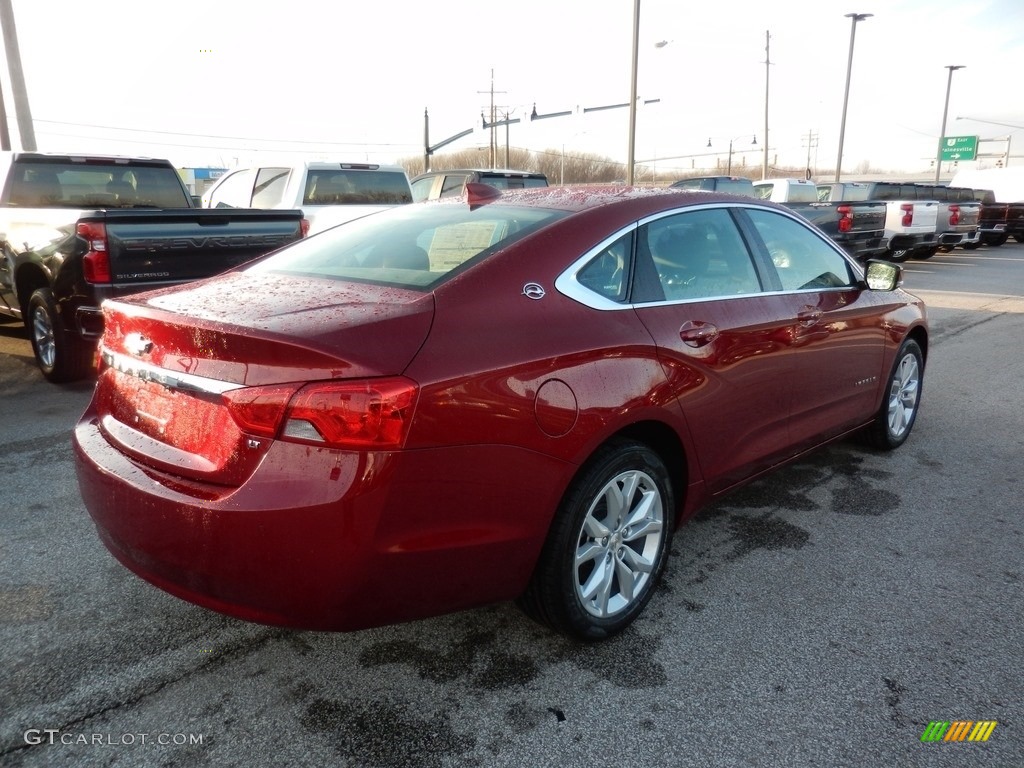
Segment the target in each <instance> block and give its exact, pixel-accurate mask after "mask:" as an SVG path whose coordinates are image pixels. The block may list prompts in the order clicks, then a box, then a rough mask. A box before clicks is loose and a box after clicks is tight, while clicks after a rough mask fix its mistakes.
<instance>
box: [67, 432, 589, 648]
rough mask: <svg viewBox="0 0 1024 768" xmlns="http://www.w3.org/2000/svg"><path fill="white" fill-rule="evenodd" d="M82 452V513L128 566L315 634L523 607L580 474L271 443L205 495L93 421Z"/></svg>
mask: <svg viewBox="0 0 1024 768" xmlns="http://www.w3.org/2000/svg"><path fill="white" fill-rule="evenodd" d="M73 444H74V449H75V459H76V472H77V475H78V483H79V488H80V490H81V493H82V498H83V500H84V502H85V506H86V508H87V509H88V511H89V514H90V515H91V517H92V519H93V521H94V523H95V524H96V528H97V531H98V532H99V535H100V538H101V539H102V541H103V543H104V545H106V547H107V549H109V550H110V552H111V553H112V554H113V555H114V556H115V557H116V558H117V559H118V560H119V561H120V562H121V563H122V564H123V565H125V566H126V567H127V568H129V569H130V570H131V571H133V572H134V573H136V574H137V575H139V576H141V577H142V578H144V579H146V580H147V581H149V582H151V583H152V584H154V585H156V586H157V587H159V588H161V589H163V590H165V591H166V592H169V593H171V594H173V595H175V596H177V597H180V598H182V599H184V600H188V601H190V602H193V603H196V604H198V605H201V606H204V607H206V608H210V609H212V610H215V611H219V612H221V613H226V614H228V615H231V616H235V617H237V618H241V619H245V620H248V621H256V622H260V623H264V624H272V625H280V626H289V627H296V628H302V629H314V630H355V629H362V628H366V627H371V626H378V625H381V624H388V623H393V622H397V621H405V620H409V619H416V618H421V617H425V616H431V615H437V614H440V613H445V612H449V611H454V610H460V609H463V608H468V607H472V606H476V605H481V604H484V603H488V602H495V601H500V600H507V599H512V598H514V597H516V596H517V595H519V594H520V593H521V592H522V590H523V589H524V588H525V585H526V583H527V581H528V579H529V577H530V574H531V572H532V570H533V566H534V563H535V561H536V558H537V556H538V555H539V552H540V547H541V545H542V543H543V540H544V537H545V536H546V534H547V529H548V526H549V524H550V519H551V515H552V513H553V509H554V507H555V506H556V505H557V503H558V495H559V494H558V493H556V492H554V489H558V488H561V487H562V485H561V483H564V482H565V477H566V473H567V472H568V471H569V470H570V469H571V468H570V467H567V466H566V465H564V464H562V463H559V462H556V461H554V460H552V459H550V458H547V457H543V456H541V455H539V454H535V453H531V452H527V451H521V450H519V449H514V448H509V447H501V446H493V447H491V446H474V447H465V448H445V449H432V450H422V451H409V452H401V453H362V454H361V453H355V452H341V451H332V450H317V449H312V450H311V449H309V448H308V446H300V445H293V444H288V443H281V442H276V443H274V445H273V446H271V448H270V450H269V451H268V452H267V454H266V456H265V457H264V459H263V461H262V463H261V464H260V466H259V467H258V468H257V469H256V471H255V472H254V473H253V475H252V476H251V477H250V478H249V479H248V480H247V481H246V482H245V483H244V484H243V485H242V486H241V487H239V488H235V489H226V488H221V489H219V490H218V489H216V488H214V487H211V486H204V489H206V491H208V492H206V493H204V494H203V495H204V496H205V498H198V497H197V495H196V494H194V493H191V492H190V489H189V488H188V487H186V485H185V483H183V482H180V481H178V482H177V483H175V481H174V479H173V478H168V477H163V476H161V475H160V474H158V473H156V472H154V471H153V470H150V469H147V468H146V467H143V466H140V465H138V464H136V463H134V462H133V461H130V460H129V459H128V458H127V457H125V456H124V455H123V454H121V453H120V452H118V451H116V450H115V449H114V448H113V447H112V446H111V445H110V444H109V443H108V442H107V441H106V439H105V438H104V437H103V435H102V433H101V432H100V430H99V428H98V426H97V423H96V418H95V415H94V414H92V413H90V412H87V413H86V415H85V416H84V417H83V419H82V421H81V422H80V423H79V424H78V425H77V427H76V428H75V431H74V434H73ZM488 465H489V466H490V467H492V469H490V470H488V469H487V467H488ZM545 488H547V489H549V490H548V491H545V490H544V489H545Z"/></svg>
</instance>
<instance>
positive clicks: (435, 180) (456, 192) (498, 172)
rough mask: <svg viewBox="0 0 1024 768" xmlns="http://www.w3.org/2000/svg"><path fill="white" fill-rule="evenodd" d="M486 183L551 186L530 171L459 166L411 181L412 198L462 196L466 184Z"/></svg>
mask: <svg viewBox="0 0 1024 768" xmlns="http://www.w3.org/2000/svg"><path fill="white" fill-rule="evenodd" d="M472 183H478V184H486V185H487V186H489V187H494V188H495V189H503V190H504V189H533V188H535V187H546V186H548V177H547V176H545V175H544V174H543V173H532V172H530V171H509V170H505V169H498V168H456V169H453V170H447V171H427V172H426V173H421V174H420V175H419V176H417V177H415V178H414V179H413V180H412V198H413V200H415V201H416V202H422V201H423V200H439V199H441V198H445V197H461V196H462V195H463V194H464V193H465V190H466V185H467V184H472Z"/></svg>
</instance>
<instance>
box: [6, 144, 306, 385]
mask: <svg viewBox="0 0 1024 768" xmlns="http://www.w3.org/2000/svg"><path fill="white" fill-rule="evenodd" d="M0 184H2V187H0V246H2V247H3V255H2V258H0V320H2V319H4V318H7V319H13V320H21V321H23V322H24V323H25V325H26V327H27V328H28V332H29V336H30V338H31V340H32V349H33V351H34V352H35V356H36V360H37V362H38V364H39V367H40V369H41V370H42V372H43V375H44V376H45V377H46V378H47V379H49V380H50V381H53V382H60V381H71V380H74V379H78V378H82V377H84V376H87V375H88V374H89V373H90V371H91V370H92V367H93V362H94V357H95V348H96V342H97V340H98V339H99V337H100V335H101V334H102V332H103V319H102V318H103V316H102V314H101V312H100V304H101V303H102V302H103V300H104V299H107V298H112V297H115V296H123V295H125V294H129V293H138V292H140V291H145V290H150V289H155V288H161V287H165V286H168V285H174V284H177V283H183V282H187V281H191V280H197V279H200V278H204V277H210V276H212V275H214V274H217V273H218V272H223V271H225V270H227V269H230V268H232V267H235V266H238V265H240V264H242V263H244V262H247V261H250V260H252V259H254V258H256V257H258V256H261V255H263V254H265V253H267V252H269V251H272V250H276V249H277V248H279V247H281V246H283V245H285V244H287V243H289V242H292V241H293V240H297V239H299V238H301V237H302V235H303V232H304V224H303V219H302V212H301V211H298V210H295V211H263V210H260V211H257V210H249V209H243V210H238V209H231V210H203V209H197V208H193V207H192V205H193V204H192V200H191V198H190V197H189V194H188V190H187V189H186V188H185V186H184V184H183V183H182V181H181V178H180V177H179V176H178V173H177V171H175V169H174V167H173V166H172V165H171V164H170V162H168V161H167V160H153V159H141V158H124V157H97V156H80V155H51V154H41V153H11V152H3V153H0Z"/></svg>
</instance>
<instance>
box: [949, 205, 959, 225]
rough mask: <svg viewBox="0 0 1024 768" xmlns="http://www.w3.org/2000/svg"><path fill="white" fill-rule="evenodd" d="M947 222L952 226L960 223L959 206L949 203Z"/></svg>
mask: <svg viewBox="0 0 1024 768" xmlns="http://www.w3.org/2000/svg"><path fill="white" fill-rule="evenodd" d="M949 223H950V224H951V225H952V226H954V227H955V226H956V225H957V224H959V223H960V206H959V205H951V206H949Z"/></svg>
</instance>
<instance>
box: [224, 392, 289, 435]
mask: <svg viewBox="0 0 1024 768" xmlns="http://www.w3.org/2000/svg"><path fill="white" fill-rule="evenodd" d="M300 386H301V385H300V384H282V385H278V386H271V387H246V388H245V389H233V390H230V391H228V392H225V393H224V395H223V398H224V402H225V403H226V404H227V406H228V412H229V413H230V414H231V418H233V419H234V420H235V423H236V424H237V425H238V426H239V428H240V429H241V430H242V431H243V432H245V433H247V434H250V435H256V436H259V437H275V436H276V435H277V429H278V427H279V426H280V425H281V417H282V416H284V412H285V408H287V407H288V401H289V400H291V399H292V395H294V394H295V392H296V391H297V390H298V389H299V387H300Z"/></svg>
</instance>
